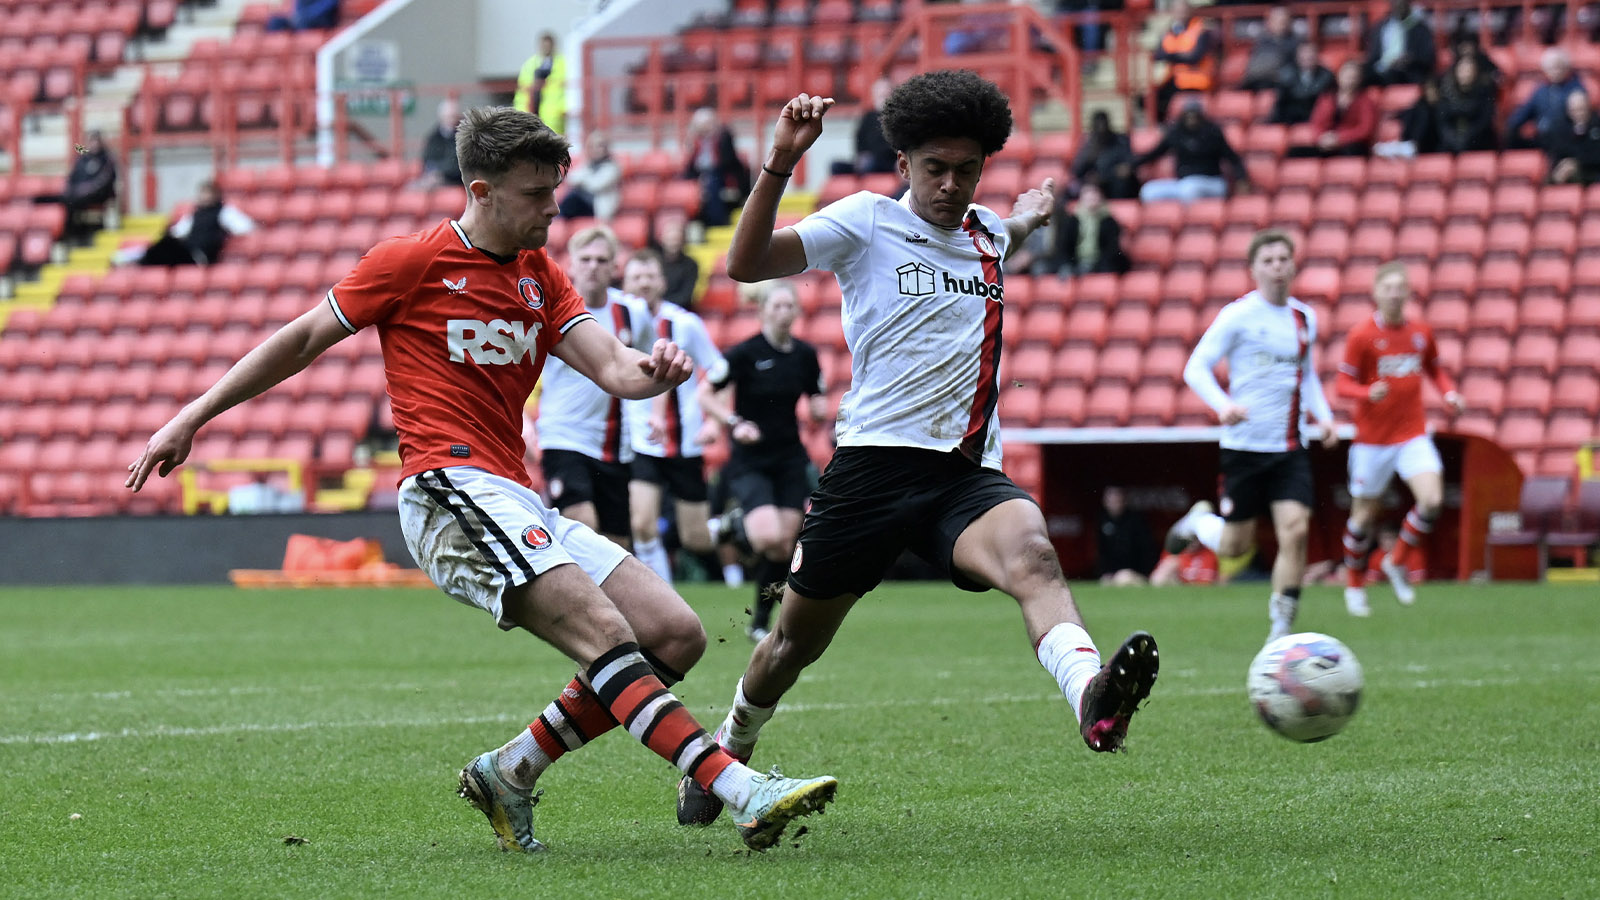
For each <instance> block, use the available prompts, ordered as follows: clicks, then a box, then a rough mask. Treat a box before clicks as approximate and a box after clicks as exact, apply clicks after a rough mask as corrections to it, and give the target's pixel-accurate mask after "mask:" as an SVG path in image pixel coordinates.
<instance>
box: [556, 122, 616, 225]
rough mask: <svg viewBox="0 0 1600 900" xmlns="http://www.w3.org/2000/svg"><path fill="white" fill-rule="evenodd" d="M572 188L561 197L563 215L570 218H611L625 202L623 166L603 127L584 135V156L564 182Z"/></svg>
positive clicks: (603, 219)
mask: <svg viewBox="0 0 1600 900" xmlns="http://www.w3.org/2000/svg"><path fill="white" fill-rule="evenodd" d="M563 184H565V185H566V186H567V187H568V188H569V189H570V190H568V191H567V195H566V196H565V197H563V198H561V215H562V216H564V217H566V218H568V219H582V218H586V217H589V216H593V217H594V218H596V219H599V220H600V221H602V222H609V221H611V219H612V217H613V216H615V215H616V214H617V207H618V206H620V205H621V204H622V166H621V165H619V164H618V163H617V160H616V157H614V156H612V155H611V141H610V140H609V139H607V138H606V135H605V132H603V131H591V132H589V136H588V137H586V138H584V139H583V159H582V161H580V162H579V163H578V164H577V165H575V166H573V167H572V170H571V171H569V172H568V173H567V179H566V181H565V182H563Z"/></svg>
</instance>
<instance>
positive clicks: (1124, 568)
mask: <svg viewBox="0 0 1600 900" xmlns="http://www.w3.org/2000/svg"><path fill="white" fill-rule="evenodd" d="M1098 532H1099V540H1098V541H1097V542H1096V544H1095V571H1096V574H1098V575H1099V576H1100V583H1101V584H1119V585H1120V584H1144V583H1145V581H1146V580H1148V579H1149V577H1150V570H1151V569H1153V568H1155V565H1156V541H1155V538H1154V537H1153V536H1151V534H1150V524H1149V523H1148V522H1146V521H1145V520H1144V516H1142V515H1140V514H1139V513H1137V512H1134V511H1133V510H1131V509H1129V508H1128V495H1127V494H1126V493H1125V492H1124V491H1123V490H1122V488H1120V487H1117V486H1116V485H1107V486H1106V488H1105V489H1104V490H1103V491H1101V493H1100V523H1099V529H1098Z"/></svg>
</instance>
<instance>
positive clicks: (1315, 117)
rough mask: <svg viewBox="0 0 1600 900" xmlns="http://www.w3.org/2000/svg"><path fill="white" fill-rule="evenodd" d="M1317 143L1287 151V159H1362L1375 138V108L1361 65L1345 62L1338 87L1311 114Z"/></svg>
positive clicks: (1376, 108)
mask: <svg viewBox="0 0 1600 900" xmlns="http://www.w3.org/2000/svg"><path fill="white" fill-rule="evenodd" d="M1311 127H1312V129H1313V130H1314V131H1315V132H1316V134H1317V142H1316V143H1315V144H1312V145H1309V146H1299V147H1290V148H1289V155H1290V156H1366V155H1367V154H1369V153H1371V152H1372V141H1373V139H1374V138H1375V137H1377V135H1378V104H1377V103H1375V102H1373V99H1372V91H1371V89H1369V88H1368V87H1367V86H1366V78H1365V75H1364V73H1363V72H1362V71H1361V63H1358V62H1356V61H1355V60H1353V59H1352V60H1348V61H1346V62H1345V64H1344V65H1342V66H1340V67H1339V77H1338V87H1337V88H1336V89H1335V90H1334V92H1333V93H1331V94H1323V95H1322V98H1321V99H1319V100H1318V101H1317V106H1316V109H1314V110H1312V111H1311Z"/></svg>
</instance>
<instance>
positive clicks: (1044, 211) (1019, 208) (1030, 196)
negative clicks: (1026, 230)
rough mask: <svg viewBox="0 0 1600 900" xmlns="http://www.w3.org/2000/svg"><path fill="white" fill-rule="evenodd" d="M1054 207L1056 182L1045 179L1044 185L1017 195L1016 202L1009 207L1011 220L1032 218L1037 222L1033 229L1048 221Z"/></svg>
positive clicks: (1051, 179) (1052, 179)
mask: <svg viewBox="0 0 1600 900" xmlns="http://www.w3.org/2000/svg"><path fill="white" fill-rule="evenodd" d="M1055 205H1056V180H1055V179H1054V178H1046V179H1045V180H1044V183H1043V184H1041V185H1039V186H1038V187H1036V188H1029V189H1028V190H1026V191H1023V192H1022V193H1020V194H1018V195H1017V202H1016V204H1015V205H1013V206H1012V207H1011V216H1012V218H1022V217H1024V216H1033V217H1035V219H1036V220H1037V221H1036V223H1035V226H1034V227H1038V226H1040V225H1044V224H1045V223H1047V222H1049V221H1050V212H1051V210H1053V209H1055Z"/></svg>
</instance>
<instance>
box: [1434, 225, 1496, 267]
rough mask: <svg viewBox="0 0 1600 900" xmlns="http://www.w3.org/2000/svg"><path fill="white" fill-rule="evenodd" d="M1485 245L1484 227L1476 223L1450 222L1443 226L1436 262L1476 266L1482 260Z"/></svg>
mask: <svg viewBox="0 0 1600 900" xmlns="http://www.w3.org/2000/svg"><path fill="white" fill-rule="evenodd" d="M1485 243H1486V236H1485V232H1484V227H1483V225H1482V224H1480V223H1478V222H1475V221H1474V222H1463V221H1460V220H1455V221H1452V222H1450V223H1448V224H1446V225H1445V226H1444V232H1443V233H1442V234H1440V236H1439V256H1438V261H1439V262H1440V263H1441V264H1443V263H1447V262H1452V261H1454V262H1470V263H1474V264H1476V263H1477V262H1478V260H1480V259H1482V258H1483V249H1484V245H1485Z"/></svg>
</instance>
